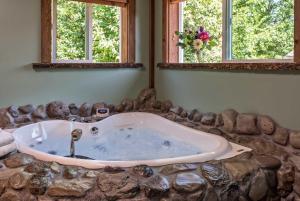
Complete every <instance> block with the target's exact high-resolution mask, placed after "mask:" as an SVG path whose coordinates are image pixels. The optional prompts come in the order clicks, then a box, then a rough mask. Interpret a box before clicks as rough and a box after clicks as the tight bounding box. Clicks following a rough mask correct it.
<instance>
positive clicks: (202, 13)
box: [183, 0, 222, 63]
mask: <svg viewBox="0 0 300 201" xmlns="http://www.w3.org/2000/svg"><path fill="white" fill-rule="evenodd" d="M183 15H184V16H183V29H184V30H191V31H195V32H196V31H197V30H198V29H199V27H200V26H203V27H205V30H206V31H208V32H209V33H210V35H211V36H213V37H214V38H215V41H216V43H217V45H216V46H214V47H213V48H212V49H211V50H208V49H205V50H204V51H202V56H201V62H221V60H222V0H188V1H186V4H185V6H184V14H183ZM184 62H187V63H189V62H192V63H194V62H197V59H196V57H195V53H193V52H192V51H191V50H185V51H184Z"/></svg>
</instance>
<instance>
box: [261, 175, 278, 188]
mask: <svg viewBox="0 0 300 201" xmlns="http://www.w3.org/2000/svg"><path fill="white" fill-rule="evenodd" d="M263 172H264V174H265V176H266V181H267V183H268V185H269V186H270V188H272V189H275V188H276V187H277V176H276V171H274V170H263Z"/></svg>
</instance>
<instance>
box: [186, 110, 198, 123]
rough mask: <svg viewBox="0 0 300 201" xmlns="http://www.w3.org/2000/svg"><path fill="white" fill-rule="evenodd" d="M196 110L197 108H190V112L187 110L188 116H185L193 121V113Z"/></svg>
mask: <svg viewBox="0 0 300 201" xmlns="http://www.w3.org/2000/svg"><path fill="white" fill-rule="evenodd" d="M197 111H198V110H196V109H194V110H191V111H190V112H188V116H187V118H188V120H190V121H193V119H194V115H195V113H196V112H197Z"/></svg>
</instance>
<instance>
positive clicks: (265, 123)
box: [257, 116, 276, 135]
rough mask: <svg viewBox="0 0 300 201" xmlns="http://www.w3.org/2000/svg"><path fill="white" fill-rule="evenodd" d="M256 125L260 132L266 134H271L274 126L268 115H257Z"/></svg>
mask: <svg viewBox="0 0 300 201" xmlns="http://www.w3.org/2000/svg"><path fill="white" fill-rule="evenodd" d="M257 125H258V128H259V130H260V132H261V133H264V134H267V135H272V134H273V133H274V131H275V128H276V125H275V122H274V121H273V119H272V118H271V117H268V116H258V118H257Z"/></svg>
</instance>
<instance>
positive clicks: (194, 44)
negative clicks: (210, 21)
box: [175, 26, 217, 62]
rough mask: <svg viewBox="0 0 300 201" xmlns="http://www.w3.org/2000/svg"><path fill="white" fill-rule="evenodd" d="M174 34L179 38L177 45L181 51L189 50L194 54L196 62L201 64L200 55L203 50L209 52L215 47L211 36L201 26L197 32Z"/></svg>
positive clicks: (186, 31)
mask: <svg viewBox="0 0 300 201" xmlns="http://www.w3.org/2000/svg"><path fill="white" fill-rule="evenodd" d="M175 34H176V35H177V36H179V39H180V41H179V42H178V43H177V46H179V47H180V48H182V49H190V50H191V51H192V52H193V53H195V56H196V60H197V61H198V62H201V55H202V52H203V50H205V49H208V50H211V49H212V48H213V47H214V46H216V45H217V42H216V40H215V38H214V37H213V36H210V34H209V32H208V31H206V30H205V29H204V27H203V26H201V27H200V28H199V29H198V30H197V31H195V32H194V31H191V30H185V31H184V32H179V31H176V32H175Z"/></svg>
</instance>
